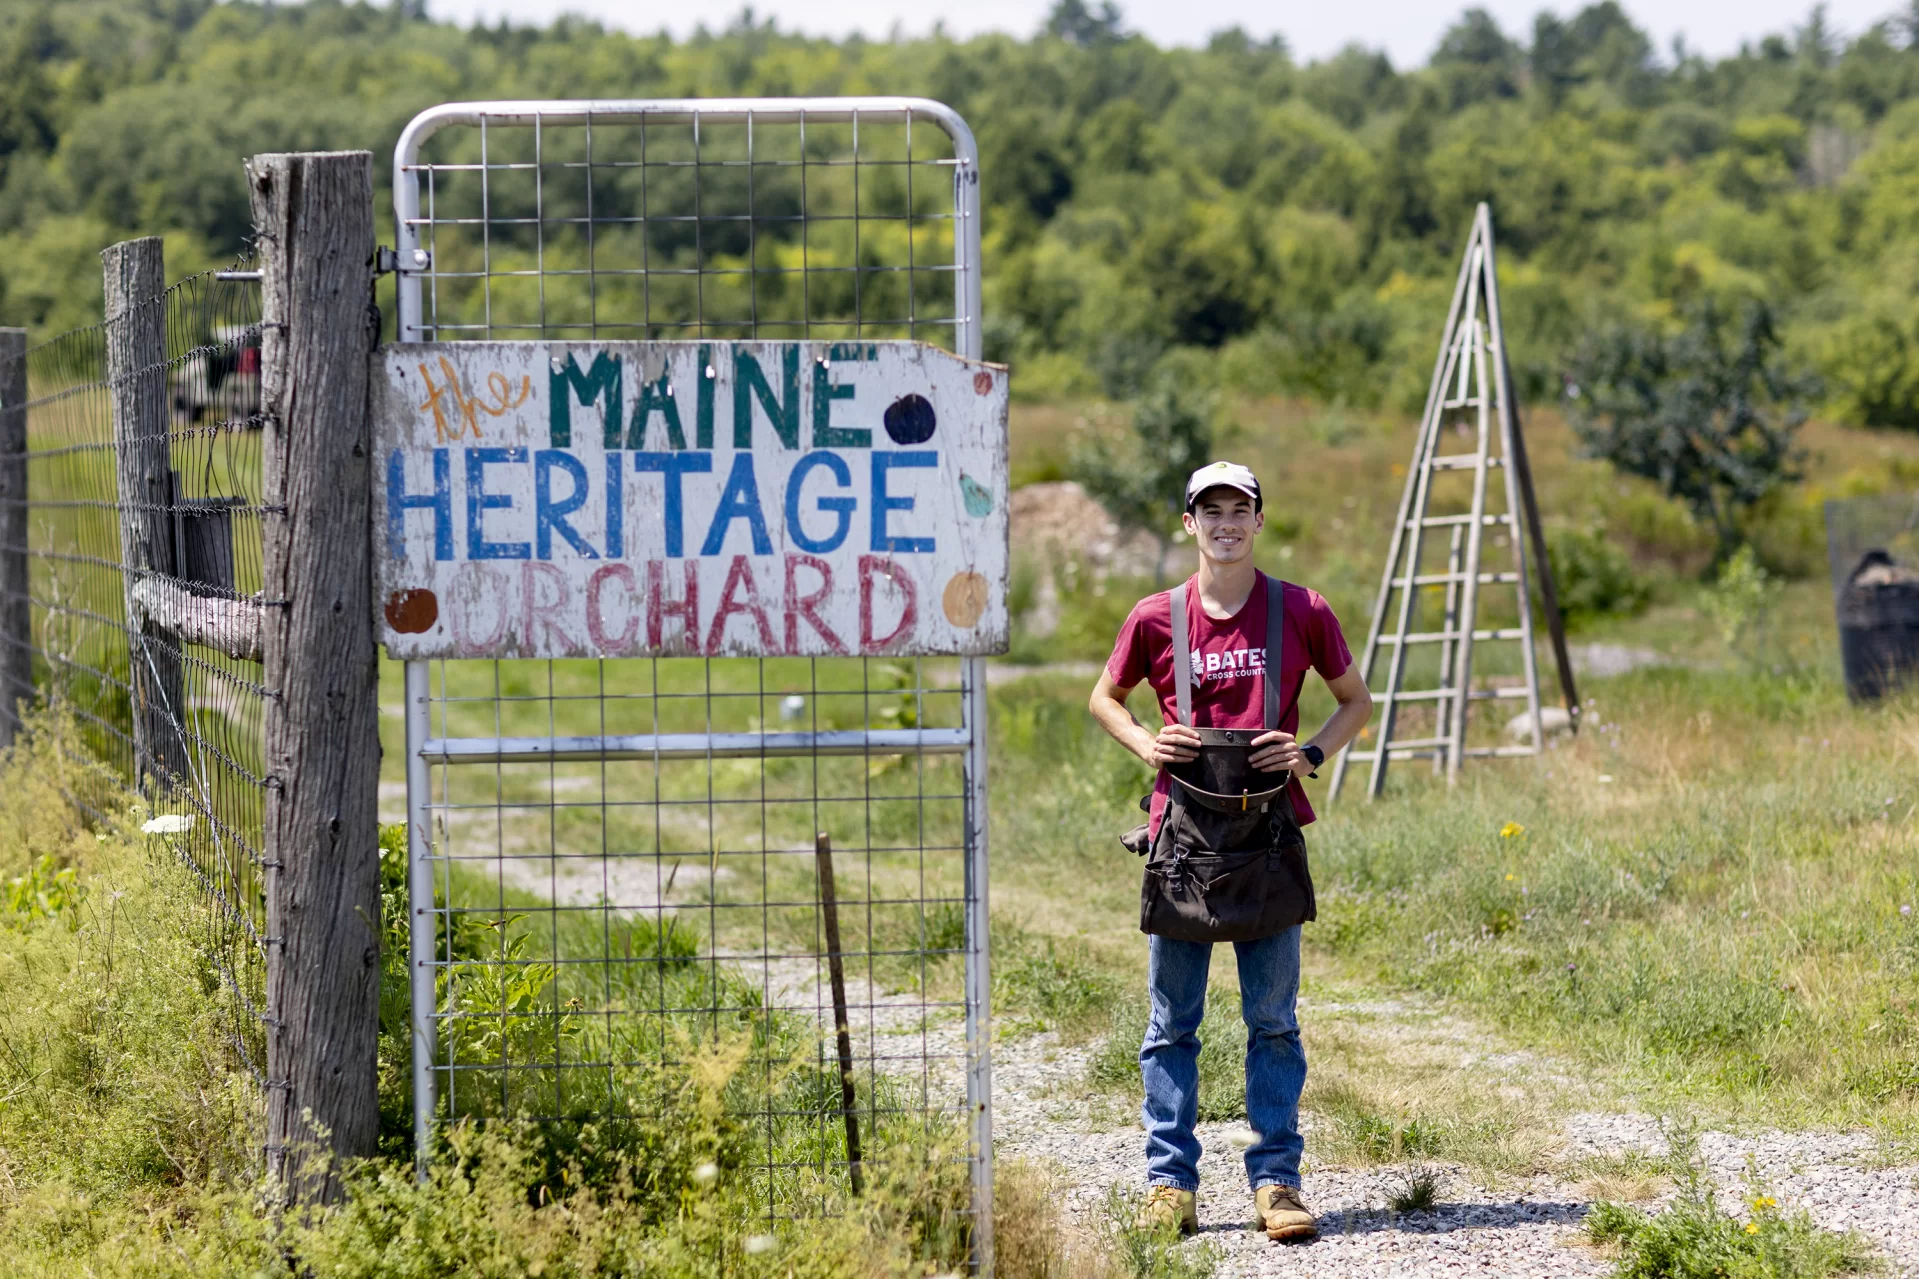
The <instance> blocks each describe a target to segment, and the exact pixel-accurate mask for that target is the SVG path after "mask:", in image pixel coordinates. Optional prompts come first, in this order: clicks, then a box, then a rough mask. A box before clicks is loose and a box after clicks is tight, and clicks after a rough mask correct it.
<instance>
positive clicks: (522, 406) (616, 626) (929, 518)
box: [372, 342, 1007, 658]
mask: <svg viewBox="0 0 1919 1279" xmlns="http://www.w3.org/2000/svg"><path fill="white" fill-rule="evenodd" d="M372 398H373V419H374V437H375V440H376V444H377V448H378V453H377V459H376V460H377V465H376V466H375V468H374V470H375V480H374V485H375V493H374V501H373V520H374V529H373V537H374V549H375V556H374V559H375V562H376V563H377V564H378V566H379V568H378V577H379V580H378V588H379V589H378V595H377V598H378V600H379V604H380V610H379V611H380V616H379V621H378V625H379V627H380V634H381V639H382V641H383V642H384V643H385V644H386V646H387V651H388V652H389V653H391V654H392V655H393V656H394V657H398V658H429V657H630V656H644V655H651V654H703V655H708V656H760V655H772V654H808V655H820V656H825V655H837V654H848V655H850V654H862V653H900V654H911V653H922V654H936V653H957V654H969V655H977V654H985V653H998V652H1004V651H1005V649H1006V641H1007V613H1006V568H1007V548H1006V492H1007V481H1006V405H1007V379H1006V370H1005V369H1004V368H1002V367H999V366H997V365H991V364H981V363H978V362H975V361H968V360H962V359H960V358H959V357H957V356H954V355H950V354H948V353H947V352H945V351H942V350H940V349H938V348H937V347H931V346H927V345H924V344H923V343H916V342H861V343H826V342H574V343H558V342H449V343H420V344H409V345H403V346H389V347H385V348H382V349H381V350H380V351H379V352H378V353H377V354H376V355H375V356H374V369H373V388H372Z"/></svg>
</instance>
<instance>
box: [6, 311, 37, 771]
mask: <svg viewBox="0 0 1919 1279" xmlns="http://www.w3.org/2000/svg"><path fill="white" fill-rule="evenodd" d="M27 591H28V577H27V331H26V330H25V329H0V750H4V749H6V748H7V747H9V746H11V745H13V742H14V738H15V737H16V736H17V735H18V734H19V732H20V713H21V710H22V708H24V707H25V706H27V705H29V704H31V703H32V701H33V603H32V600H31V598H30V597H29V595H28V593H27Z"/></svg>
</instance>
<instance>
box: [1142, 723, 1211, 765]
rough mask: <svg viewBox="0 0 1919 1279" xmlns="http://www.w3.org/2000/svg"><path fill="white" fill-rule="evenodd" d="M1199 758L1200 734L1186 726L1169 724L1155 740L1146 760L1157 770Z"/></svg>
mask: <svg viewBox="0 0 1919 1279" xmlns="http://www.w3.org/2000/svg"><path fill="white" fill-rule="evenodd" d="M1198 758H1199V734H1198V733H1196V732H1194V731H1193V730H1192V729H1190V728H1188V727H1186V725H1184V724H1168V725H1166V726H1165V727H1164V728H1162V729H1160V730H1159V734H1158V735H1157V736H1156V737H1154V738H1153V745H1152V749H1151V750H1150V751H1148V752H1147V754H1146V756H1145V759H1146V762H1147V763H1148V764H1151V765H1152V766H1153V767H1155V768H1164V767H1166V766H1167V765H1168V764H1184V763H1187V762H1188V761H1190V760H1195V759H1198Z"/></svg>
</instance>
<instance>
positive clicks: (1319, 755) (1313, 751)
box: [1299, 742, 1326, 777]
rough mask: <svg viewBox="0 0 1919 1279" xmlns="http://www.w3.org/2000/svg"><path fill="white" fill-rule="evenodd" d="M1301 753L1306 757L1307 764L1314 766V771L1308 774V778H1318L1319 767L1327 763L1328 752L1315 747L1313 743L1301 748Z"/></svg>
mask: <svg viewBox="0 0 1919 1279" xmlns="http://www.w3.org/2000/svg"><path fill="white" fill-rule="evenodd" d="M1299 753H1300V754H1301V755H1304V756H1305V757H1306V762H1307V763H1308V764H1311V765H1312V771H1311V772H1309V773H1307V774H1306V776H1308V777H1318V776H1319V766H1320V765H1321V764H1324V763H1325V762H1326V752H1325V751H1323V750H1321V749H1319V747H1317V746H1315V745H1313V744H1312V743H1311V742H1307V743H1306V744H1305V745H1304V746H1302V747H1300V748H1299Z"/></svg>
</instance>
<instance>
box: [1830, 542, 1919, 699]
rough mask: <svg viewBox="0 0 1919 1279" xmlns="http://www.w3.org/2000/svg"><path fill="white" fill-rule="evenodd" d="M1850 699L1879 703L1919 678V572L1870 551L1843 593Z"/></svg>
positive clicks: (1842, 635)
mask: <svg viewBox="0 0 1919 1279" xmlns="http://www.w3.org/2000/svg"><path fill="white" fill-rule="evenodd" d="M1838 607H1839V653H1840V656H1841V658H1842V659H1843V660H1844V662H1845V666H1846V694H1847V696H1849V697H1851V698H1852V700H1853V701H1855V702H1876V701H1878V700H1879V699H1880V698H1882V697H1884V696H1885V695H1886V694H1888V693H1890V692H1892V691H1893V690H1894V689H1895V688H1897V687H1899V685H1900V684H1901V683H1903V682H1904V681H1905V680H1907V679H1909V678H1911V677H1912V676H1914V675H1916V674H1919V572H1915V571H1914V570H1912V569H1910V568H1907V567H1905V566H1903V565H1900V564H1897V563H1895V562H1894V561H1893V558H1892V556H1891V555H1889V554H1888V553H1886V552H1885V551H1882V550H1871V551H1867V552H1866V553H1865V555H1863V556H1862V557H1861V558H1860V560H1859V564H1858V566H1857V567H1856V568H1854V569H1853V570H1852V572H1851V573H1850V574H1848V575H1847V578H1846V582H1845V585H1844V586H1842V587H1841V588H1840V590H1839V600H1838Z"/></svg>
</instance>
